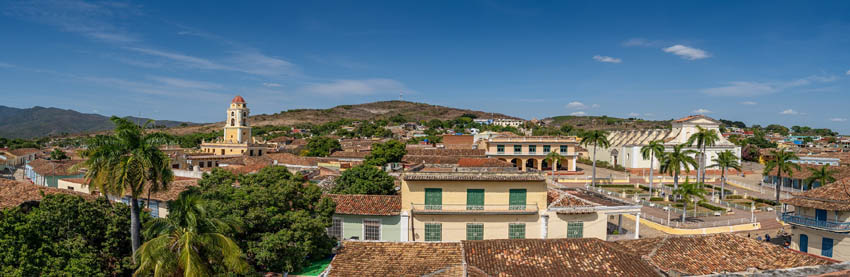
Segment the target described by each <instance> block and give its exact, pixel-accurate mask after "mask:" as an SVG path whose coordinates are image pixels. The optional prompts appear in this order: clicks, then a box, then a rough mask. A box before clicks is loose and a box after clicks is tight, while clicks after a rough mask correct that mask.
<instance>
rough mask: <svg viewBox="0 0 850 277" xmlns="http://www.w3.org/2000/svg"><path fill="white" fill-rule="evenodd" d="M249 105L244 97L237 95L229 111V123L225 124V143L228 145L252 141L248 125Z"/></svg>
mask: <svg viewBox="0 0 850 277" xmlns="http://www.w3.org/2000/svg"><path fill="white" fill-rule="evenodd" d="M249 112H250V110H248V105H247V104H246V103H245V99H243V98H242V96H239V95H237V96H236V97H234V98H233V101H231V102H230V108H228V109H227V121H226V122H225V123H224V141H225V142H226V143H236V144H247V143H253V141H252V140H251V126H250V125H249V124H248V114H249Z"/></svg>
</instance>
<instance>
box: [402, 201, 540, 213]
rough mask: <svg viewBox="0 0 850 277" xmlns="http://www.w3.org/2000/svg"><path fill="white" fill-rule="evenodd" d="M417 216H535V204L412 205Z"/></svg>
mask: <svg viewBox="0 0 850 277" xmlns="http://www.w3.org/2000/svg"><path fill="white" fill-rule="evenodd" d="M411 206H412V212H413V213H418V214H535V213H537V204H536V203H529V204H525V205H507V204H505V205H498V204H497V205H467V204H442V205H433V204H412V205H411Z"/></svg>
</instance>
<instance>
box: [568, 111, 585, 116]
mask: <svg viewBox="0 0 850 277" xmlns="http://www.w3.org/2000/svg"><path fill="white" fill-rule="evenodd" d="M570 115H574V116H584V115H587V113H585V112H574V113H571V114H570Z"/></svg>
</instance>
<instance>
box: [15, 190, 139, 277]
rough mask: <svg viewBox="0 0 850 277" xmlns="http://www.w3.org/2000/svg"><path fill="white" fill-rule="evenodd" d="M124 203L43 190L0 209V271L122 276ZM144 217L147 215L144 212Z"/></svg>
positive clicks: (127, 263)
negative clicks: (30, 200) (29, 200)
mask: <svg viewBox="0 0 850 277" xmlns="http://www.w3.org/2000/svg"><path fill="white" fill-rule="evenodd" d="M129 215H130V209H129V208H128V207H127V206H126V205H112V204H110V202H109V201H108V200H106V199H105V198H98V199H97V200H95V201H86V200H84V199H83V198H81V197H79V196H75V195H65V194H55V195H46V196H44V199H42V200H41V201H39V202H35V203H25V204H22V205H21V206H18V207H13V208H9V209H4V210H2V211H0V275H2V276H128V275H129V274H130V273H132V271H133V262H132V257H131V251H130V248H129V247H127V245H128V244H130V217H129ZM145 220H147V217H145Z"/></svg>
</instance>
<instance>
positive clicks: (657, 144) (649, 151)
mask: <svg viewBox="0 0 850 277" xmlns="http://www.w3.org/2000/svg"><path fill="white" fill-rule="evenodd" d="M640 155H641V156H643V158H644V159H649V195H650V197H652V182H653V179H652V174H653V172H654V171H655V159H656V158H655V157H659V158H660V157H661V155H664V141H662V140H653V141H650V142H649V143H648V144H646V145H644V146H643V147H641V148H640Z"/></svg>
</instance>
